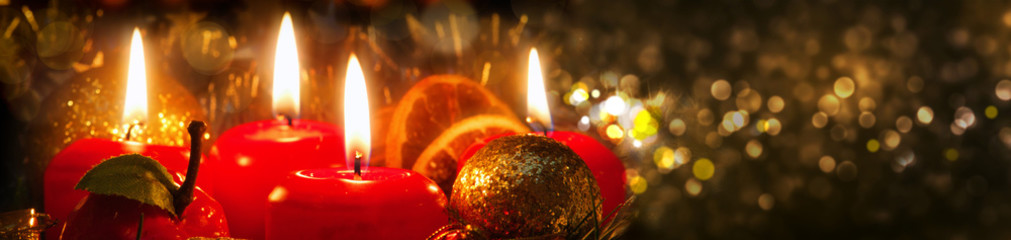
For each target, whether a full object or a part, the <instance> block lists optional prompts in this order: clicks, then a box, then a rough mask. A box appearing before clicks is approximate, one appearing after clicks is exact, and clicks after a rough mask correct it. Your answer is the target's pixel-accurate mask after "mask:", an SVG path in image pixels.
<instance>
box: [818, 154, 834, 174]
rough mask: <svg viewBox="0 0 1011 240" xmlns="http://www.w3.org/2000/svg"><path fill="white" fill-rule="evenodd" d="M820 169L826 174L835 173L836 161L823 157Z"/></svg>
mask: <svg viewBox="0 0 1011 240" xmlns="http://www.w3.org/2000/svg"><path fill="white" fill-rule="evenodd" d="M818 169H821V171H822V172H824V173H831V172H832V171H835V159H834V158H832V157H831V156H822V157H821V158H820V159H818Z"/></svg>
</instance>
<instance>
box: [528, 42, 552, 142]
mask: <svg viewBox="0 0 1011 240" xmlns="http://www.w3.org/2000/svg"><path fill="white" fill-rule="evenodd" d="M526 120H527V123H529V124H532V125H534V126H535V128H536V127H537V124H539V125H541V127H543V128H544V129H534V130H535V131H536V130H543V131H548V130H551V129H552V128H553V126H552V124H551V112H550V111H549V110H548V97H547V93H546V91H544V74H542V73H541V59H540V57H539V56H538V55H537V49H536V48H534V49H531V50H530V62H529V64H528V65H527V119H526ZM534 123H537V124H534Z"/></svg>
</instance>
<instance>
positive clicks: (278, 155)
mask: <svg viewBox="0 0 1011 240" xmlns="http://www.w3.org/2000/svg"><path fill="white" fill-rule="evenodd" d="M339 132H340V131H339V130H338V127H337V126H335V125H333V124H327V123H321V122H315V121H308V120H292V122H291V126H288V123H287V122H285V121H278V120H268V121H258V122H252V123H247V124H243V125H239V126H238V127H235V128H232V129H229V130H228V131H226V132H225V133H224V134H222V135H221V137H219V138H218V140H217V142H216V143H215V144H214V147H212V149H211V153H210V156H211V160H210V162H211V165H212V166H213V169H214V173H212V174H211V176H210V179H211V182H213V183H212V185H213V186H214V187H215V192H214V193H213V196H214V198H215V199H217V200H218V202H220V203H221V206H222V207H224V209H225V214H226V215H227V216H228V219H229V220H228V224H229V228H230V229H231V231H232V235H234V236H236V237H241V238H251V239H263V226H264V225H263V224H264V215H265V213H264V206H265V204H266V202H267V195H268V194H269V193H270V190H271V189H273V188H274V186H276V185H277V184H278V183H280V182H281V181H282V180H284V178H285V176H286V175H287V174H288V173H290V172H292V171H295V170H299V169H307V168H325V167H333V166H339V165H343V164H339V163H337V162H335V161H332V158H333V156H339V155H341V154H344V153H343V148H344V145H343V139H342V138H341V136H340V134H339ZM201 172H203V171H201ZM219 190H220V191H219ZM233 219H234V220H233Z"/></svg>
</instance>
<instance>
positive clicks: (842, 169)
mask: <svg viewBox="0 0 1011 240" xmlns="http://www.w3.org/2000/svg"><path fill="white" fill-rule="evenodd" d="M836 176H838V177H839V179H840V180H843V181H850V180H853V179H854V178H856V177H857V165H856V164H853V162H851V161H843V162H842V163H840V164H839V165H838V166H837V167H836Z"/></svg>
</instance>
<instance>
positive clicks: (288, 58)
mask: <svg viewBox="0 0 1011 240" xmlns="http://www.w3.org/2000/svg"><path fill="white" fill-rule="evenodd" d="M298 68H299V67H298V47H296V46H295V27H293V26H292V24H291V14H289V13H287V12H285V13H284V18H282V19H281V31H280V32H279V33H278V35H277V50H276V53H275V55H274V87H273V90H274V92H273V97H274V114H275V115H284V116H288V117H292V118H295V117H298V113H299V91H298V90H299V89H298V88H299V76H300V75H299V70H298Z"/></svg>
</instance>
